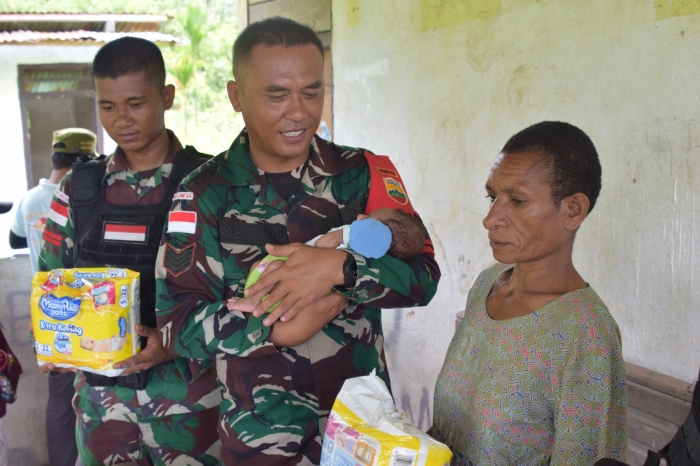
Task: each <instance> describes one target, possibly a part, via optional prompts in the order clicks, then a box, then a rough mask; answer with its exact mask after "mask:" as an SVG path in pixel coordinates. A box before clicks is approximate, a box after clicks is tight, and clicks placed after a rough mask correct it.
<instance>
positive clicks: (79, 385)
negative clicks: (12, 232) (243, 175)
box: [39, 132, 221, 466]
mask: <svg viewBox="0 0 700 466" xmlns="http://www.w3.org/2000/svg"><path fill="white" fill-rule="evenodd" d="M169 136H170V138H171V142H170V149H169V151H168V154H167V156H166V158H165V161H164V163H163V165H161V166H160V167H159V168H157V169H155V170H149V171H148V172H140V173H139V172H133V171H131V170H129V169H128V166H127V164H126V158H125V157H124V154H123V152H122V151H121V149H119V148H117V150H116V151H115V153H114V154H112V155H110V156H109V157H107V158H106V159H105V163H106V164H107V170H106V173H105V181H106V183H107V188H106V189H105V190H104V195H105V201H106V202H107V203H109V204H122V205H150V204H156V203H158V202H161V201H162V200H163V198H164V196H165V189H166V185H167V178H168V177H169V175H170V173H171V170H172V168H173V160H174V159H175V157H176V155H177V153H178V152H179V151H180V150H182V146H181V145H180V142H179V141H178V139H177V137H175V135H174V134H172V133H171V132H169ZM71 175H72V172H70V173H68V175H66V177H65V178H63V180H62V181H61V183H60V184H59V186H58V188H57V191H56V194H55V195H54V198H53V201H52V207H51V209H52V211H53V213H52V212H50V213H49V218H47V221H46V228H45V230H44V235H43V242H42V250H41V253H40V255H39V266H40V268H41V270H51V269H55V268H70V267H73V262H74V259H73V238H74V231H73V225H74V222H73V216H72V212H71V208H70V204H69V199H70V196H71V185H72V178H71ZM56 212H58V213H59V214H64V213H66V212H67V214H66V215H67V217H68V218H67V220H66V221H61V219H60V218H59V217H57V216H56ZM57 220H58V221H57ZM62 223H63V224H64V225H62ZM207 364H208V365H207V367H209V370H206V369H205V368H204V367H203V366H202V365H200V364H198V363H197V362H196V361H187V360H185V359H184V358H176V359H174V360H171V361H168V362H166V363H163V364H160V365H158V366H155V367H154V368H153V369H152V370H153V376H152V379H151V381H150V382H149V383H148V386H147V387H146V389H145V390H133V389H129V388H123V387H119V386H115V387H92V386H90V385H89V384H87V382H86V380H85V376H84V375H83V372H79V373H78V376H77V377H76V381H75V388H76V396H75V398H74V399H73V407H74V408H75V411H76V414H77V419H78V423H77V426H76V430H77V437H78V440H77V441H78V448H79V451H80V459H81V461H82V462H83V464H85V465H86V466H91V465H98V464H118V463H124V462H128V461H136V462H137V463H138V464H144V465H145V464H154V463H155V464H163V465H169V464H187V465H200V464H201V465H215V464H218V456H219V449H220V447H219V441H218V435H217V433H216V424H217V420H218V411H219V410H218V405H219V403H220V400H221V395H220V389H219V388H218V386H217V383H216V374H215V371H214V369H213V367H211V366H212V364H211V363H207ZM182 373H184V374H186V377H187V379H188V380H187V382H185V380H183V376H182V375H181V374H182ZM188 382H191V383H188Z"/></svg>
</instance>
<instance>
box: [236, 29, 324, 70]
mask: <svg viewBox="0 0 700 466" xmlns="http://www.w3.org/2000/svg"><path fill="white" fill-rule="evenodd" d="M308 44H312V45H315V46H316V47H317V48H318V50H319V52H321V56H322V57H323V44H321V40H320V39H319V38H318V36H317V35H316V33H315V32H314V31H313V29H311V28H310V27H308V26H304V25H303V24H299V23H297V22H296V21H293V20H291V19H289V18H282V17H281V16H273V17H272V18H266V19H263V20H260V21H256V22H254V23H252V24H249V25H248V26H247V27H246V28H245V29H244V30H243V31H242V32H241V34H240V35H239V36H238V38H237V39H236V42H234V43H233V57H232V58H233V77H234V79H236V69H237V68H238V67H239V66H240V65H241V64H243V63H245V62H247V61H248V60H249V59H250V53H251V51H252V50H253V47H255V46H256V45H264V46H265V47H275V46H282V47H296V46H302V45H308Z"/></svg>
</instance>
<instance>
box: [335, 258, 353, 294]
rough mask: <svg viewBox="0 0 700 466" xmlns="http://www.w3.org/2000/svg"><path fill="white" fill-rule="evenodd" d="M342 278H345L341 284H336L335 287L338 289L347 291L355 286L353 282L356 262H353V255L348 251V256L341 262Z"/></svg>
mask: <svg viewBox="0 0 700 466" xmlns="http://www.w3.org/2000/svg"><path fill="white" fill-rule="evenodd" d="M343 279H344V280H345V281H344V282H343V284H342V285H337V286H336V287H335V288H336V290H338V291H348V290H350V289H352V288H354V287H355V282H356V281H357V263H356V262H355V256H353V255H352V254H350V253H348V256H347V257H346V258H345V262H343Z"/></svg>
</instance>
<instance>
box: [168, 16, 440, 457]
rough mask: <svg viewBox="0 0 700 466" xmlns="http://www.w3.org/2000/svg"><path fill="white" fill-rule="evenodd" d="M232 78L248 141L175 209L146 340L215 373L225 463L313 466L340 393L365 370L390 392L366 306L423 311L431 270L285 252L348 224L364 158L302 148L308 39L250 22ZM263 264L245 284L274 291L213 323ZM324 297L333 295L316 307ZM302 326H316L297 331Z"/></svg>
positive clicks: (315, 55)
mask: <svg viewBox="0 0 700 466" xmlns="http://www.w3.org/2000/svg"><path fill="white" fill-rule="evenodd" d="M234 75H235V78H236V80H237V81H236V82H235V83H234V82H229V84H228V91H229V97H230V99H231V102H232V104H233V107H234V109H235V110H236V111H242V113H243V118H244V120H245V122H246V129H245V130H244V131H243V132H241V134H240V135H239V136H238V137H237V138H236V140H235V141H234V143H233V144H232V146H231V147H230V149H229V150H228V151H226V152H223V153H221V154H219V155H218V156H216V157H215V158H214V159H212V160H211V161H209V162H207V163H205V164H204V165H203V166H201V167H200V168H199V169H197V170H195V171H194V172H193V173H192V174H190V175H189V176H188V177H187V178H185V180H183V184H182V186H181V191H180V192H179V193H178V195H177V200H176V201H174V202H173V207H172V210H171V212H170V216H169V220H168V223H167V224H166V233H165V234H164V239H163V244H162V245H161V250H160V253H159V258H158V260H157V270H156V277H157V290H158V302H157V305H156V307H157V315H158V327H159V329H160V330H161V333H162V336H163V343H164V345H165V346H166V347H167V348H169V349H170V350H171V351H173V352H176V353H178V354H181V355H183V356H186V357H189V358H196V359H216V361H217V375H218V378H219V381H220V383H221V384H222V385H223V388H224V398H223V401H222V403H221V422H220V423H219V435H220V438H221V439H222V451H221V461H222V463H223V464H226V465H234V464H235V465H238V464H249V465H256V466H267V465H297V464H301V465H306V464H318V463H319V462H320V456H321V445H322V434H323V432H324V428H325V422H326V420H327V417H328V414H329V411H330V409H331V407H332V404H333V401H334V399H335V397H336V395H337V393H338V392H339V390H340V388H341V386H342V384H343V382H344V381H345V380H346V379H347V378H350V377H355V376H361V375H366V374H368V373H370V372H371V371H373V370H374V371H376V372H377V374H378V375H379V376H380V377H381V378H382V379H383V380H384V381H385V382H387V384H388V382H389V377H388V373H387V369H386V363H385V357H384V350H383V337H382V326H381V313H380V309H379V308H395V307H408V306H421V305H425V304H427V303H428V302H429V301H430V299H431V298H432V296H433V295H434V293H435V291H436V289H437V282H438V279H439V276H440V271H439V268H438V266H437V263H436V262H435V260H434V255H433V254H432V251H431V250H429V249H426V251H425V252H424V253H423V254H421V255H420V256H419V257H418V258H417V259H415V260H414V261H413V262H411V263H410V264H407V263H404V262H402V261H400V260H398V259H395V258H393V257H390V256H388V255H387V256H384V257H382V258H381V259H366V258H364V257H362V256H360V255H358V254H356V253H353V252H352V251H350V254H348V252H347V251H339V250H335V249H321V248H312V247H308V246H304V245H301V244H299V243H301V242H305V241H307V240H309V239H311V238H313V237H314V236H316V235H318V234H321V233H325V232H327V231H328V230H330V229H331V228H332V227H336V226H340V225H343V224H349V223H351V222H352V221H353V220H355V218H356V217H357V215H358V214H359V213H363V212H364V210H365V206H366V204H367V197H368V191H369V186H370V171H369V169H368V165H367V162H366V159H365V157H364V155H363V153H364V151H363V149H356V148H350V147H342V146H338V145H335V144H332V143H329V142H326V141H324V140H322V139H320V138H318V137H315V136H314V131H315V129H316V128H317V127H318V125H319V122H320V119H321V112H322V107H323V89H324V85H323V58H322V47H321V44H320V42H319V41H318V39H317V38H316V36H315V35H314V33H313V32H312V31H311V29H309V28H306V27H304V26H301V25H299V24H297V23H294V22H293V21H290V20H285V19H282V18H272V19H269V20H264V21H262V22H258V23H254V24H251V25H250V26H248V27H247V28H246V30H245V31H243V32H242V33H241V35H240V36H239V38H238V39H237V40H236V44H235V45H234ZM404 194H405V193H404ZM287 243H294V244H288V245H287ZM266 244H267V245H268V246H267V251H266ZM269 245H278V246H269ZM279 245H282V246H279ZM284 245H286V246H284ZM268 252H269V253H271V254H275V255H283V256H286V255H290V258H289V260H288V261H287V262H285V263H284V265H281V266H280V267H278V268H277V269H276V270H273V271H272V272H269V273H268V274H267V275H265V276H264V277H262V278H261V279H260V281H259V282H258V284H261V282H263V281H264V280H267V281H268V283H269V282H270V281H272V282H274V283H276V286H275V287H274V290H273V291H272V293H271V295H270V296H269V298H268V299H267V300H266V301H263V303H262V304H261V305H260V306H261V307H260V306H259V309H258V310H257V311H256V314H254V315H251V314H246V315H244V314H242V313H240V312H237V311H231V312H229V311H227V309H226V301H227V300H228V299H229V298H231V297H241V296H243V288H244V284H245V281H246V277H247V275H248V272H249V270H250V268H251V266H252V265H253V264H254V263H255V262H256V261H258V260H260V259H262V258H263V257H265V255H266V254H267V253H268ZM276 264H278V265H280V262H276ZM272 265H273V264H271V265H270V266H269V267H272ZM333 286H335V287H336V290H339V291H342V294H341V293H332V294H330V295H327V296H326V293H327V292H328V290H329V289H331V288H332V287H333ZM264 287H265V286H263V288H264ZM280 299H281V300H282V302H281V303H280V304H279V306H278V308H277V309H276V310H275V311H274V312H273V313H272V314H264V317H263V316H260V315H261V313H262V312H263V311H265V310H266V308H267V307H270V306H272V305H273V304H274V303H276V302H277V301H279V300H280ZM348 300H349V304H348ZM265 303H267V304H266V305H265ZM309 303H311V304H309ZM278 311H279V312H278ZM296 312H300V313H301V314H300V315H299V316H298V317H292V318H291V319H289V317H290V316H291V315H293V314H294V313H296ZM305 313H313V314H314V317H315V318H316V320H317V322H316V327H315V328H311V329H309V328H300V327H298V326H296V327H295V325H296V323H297V322H300V321H302V319H301V317H302V316H306V314H305ZM279 315H283V317H282V319H281V321H277V322H274V324H273V321H274V320H275V319H276V317H277V316H279ZM258 316H260V317H258ZM326 323H327V325H326Z"/></svg>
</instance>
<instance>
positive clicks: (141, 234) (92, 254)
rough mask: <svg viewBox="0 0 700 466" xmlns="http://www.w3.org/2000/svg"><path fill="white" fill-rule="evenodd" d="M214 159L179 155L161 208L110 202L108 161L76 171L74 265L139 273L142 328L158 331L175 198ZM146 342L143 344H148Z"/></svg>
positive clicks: (188, 150) (72, 203)
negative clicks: (161, 262)
mask: <svg viewBox="0 0 700 466" xmlns="http://www.w3.org/2000/svg"><path fill="white" fill-rule="evenodd" d="M209 158H210V157H208V156H205V155H202V154H200V153H198V152H197V151H196V150H195V149H194V148H193V147H191V146H187V147H186V148H185V149H183V150H181V151H180V152H178V154H177V155H176V157H175V160H174V163H173V169H172V171H171V173H170V176H169V177H168V179H167V186H166V189H165V195H164V197H163V200H162V201H161V202H159V203H158V204H153V205H144V206H134V205H116V204H107V203H106V202H104V198H105V188H106V182H105V180H104V175H105V171H106V169H107V166H106V164H105V158H104V156H103V157H100V158H98V159H96V160H92V161H89V162H85V163H78V164H76V165H75V166H74V167H73V175H72V180H71V181H72V184H71V196H70V208H71V211H72V213H73V241H74V246H73V266H74V267H122V268H127V269H131V270H134V271H136V272H139V273H140V274H141V288H140V298H141V310H140V314H141V315H140V318H141V324H143V325H145V326H147V327H156V279H155V266H156V256H157V255H158V248H159V246H160V240H161V235H162V233H163V226H164V223H165V220H166V218H167V215H168V212H169V211H170V205H171V204H172V199H173V195H174V194H175V192H177V188H178V186H179V185H180V182H181V181H182V179H183V178H184V177H185V176H186V175H187V174H189V173H190V172H191V171H193V170H194V169H195V168H197V167H199V166H200V165H201V164H202V163H204V162H205V161H207V160H208V159H209ZM125 233H126V234H125ZM145 340H146V339H145V338H142V339H141V341H142V342H143V344H145ZM86 375H90V376H95V374H88V373H86ZM132 375H135V374H132ZM128 377H131V376H128ZM92 378H94V379H95V380H88V382H89V383H90V384H91V385H95V386H103V385H107V386H113V385H115V384H118V385H120V386H128V387H129V388H135V389H141V388H144V387H142V385H144V383H143V382H142V383H139V384H138V385H139V386H138V387H137V386H132V385H133V384H131V383H118V382H122V381H121V380H118V381H113V382H109V381H108V380H103V379H114V378H108V377H102V376H97V377H92ZM97 378H99V379H100V380H99V381H98V380H97ZM116 379H122V377H116ZM145 383H147V381H145Z"/></svg>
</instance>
